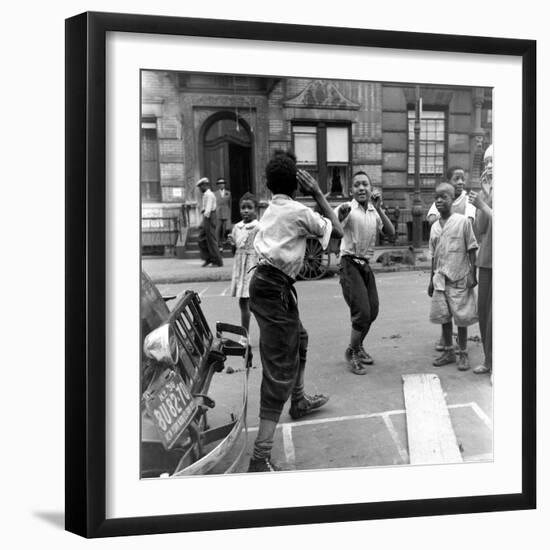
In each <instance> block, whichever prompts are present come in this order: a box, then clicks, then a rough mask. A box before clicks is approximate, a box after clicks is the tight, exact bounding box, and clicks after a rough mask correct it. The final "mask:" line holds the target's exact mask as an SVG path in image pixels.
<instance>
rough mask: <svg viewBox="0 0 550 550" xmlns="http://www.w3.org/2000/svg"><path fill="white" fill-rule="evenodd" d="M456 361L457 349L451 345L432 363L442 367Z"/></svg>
mask: <svg viewBox="0 0 550 550" xmlns="http://www.w3.org/2000/svg"><path fill="white" fill-rule="evenodd" d="M455 362H456V354H455V350H454V349H453V348H452V347H450V348H445V349H444V351H443V353H442V354H441V355H440V356H439V357H438V358H437V359H435V360H434V362H433V363H432V365H433V366H434V367H442V366H443V365H450V364H451V363H455Z"/></svg>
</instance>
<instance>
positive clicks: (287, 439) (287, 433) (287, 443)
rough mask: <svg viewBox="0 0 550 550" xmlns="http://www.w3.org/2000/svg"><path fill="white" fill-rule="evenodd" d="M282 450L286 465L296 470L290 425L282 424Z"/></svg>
mask: <svg viewBox="0 0 550 550" xmlns="http://www.w3.org/2000/svg"><path fill="white" fill-rule="evenodd" d="M283 448H284V452H285V458H286V463H287V464H288V466H290V467H291V468H294V469H295V468H296V452H295V450H294V441H293V440H292V424H283Z"/></svg>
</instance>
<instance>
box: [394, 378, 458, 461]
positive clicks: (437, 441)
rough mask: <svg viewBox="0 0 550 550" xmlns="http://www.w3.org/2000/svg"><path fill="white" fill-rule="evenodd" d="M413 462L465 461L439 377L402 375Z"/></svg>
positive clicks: (410, 455) (410, 454)
mask: <svg viewBox="0 0 550 550" xmlns="http://www.w3.org/2000/svg"><path fill="white" fill-rule="evenodd" d="M403 394H404V397H405V410H406V417H407V437H408V441H409V457H410V463H411V464H449V463H456V462H462V455H461V454H460V449H459V448H458V443H457V441H456V435H455V432H454V430H453V426H452V424H451V418H450V416H449V411H448V409H447V403H446V401H445V396H444V395H443V390H442V389H441V383H440V381H439V377H438V376H436V375H435V374H406V375H403Z"/></svg>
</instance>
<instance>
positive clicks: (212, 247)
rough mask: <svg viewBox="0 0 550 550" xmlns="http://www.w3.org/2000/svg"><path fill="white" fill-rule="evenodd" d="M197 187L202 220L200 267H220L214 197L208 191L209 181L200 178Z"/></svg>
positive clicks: (221, 263) (200, 227) (200, 230)
mask: <svg viewBox="0 0 550 550" xmlns="http://www.w3.org/2000/svg"><path fill="white" fill-rule="evenodd" d="M197 187H198V188H199V189H200V190H201V193H202V203H201V214H202V220H201V224H200V226H199V250H200V254H201V258H202V260H203V264H202V267H206V266H208V265H210V267H221V266H222V265H223V260H222V257H221V255H220V251H219V250H218V241H217V238H216V228H217V225H218V223H217V222H218V220H217V216H216V197H215V195H214V193H212V190H211V189H210V180H209V179H208V178H201V179H200V180H199V181H198V182H197Z"/></svg>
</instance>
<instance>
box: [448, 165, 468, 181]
mask: <svg viewBox="0 0 550 550" xmlns="http://www.w3.org/2000/svg"><path fill="white" fill-rule="evenodd" d="M456 170H462V171H463V172H464V173H466V170H464V168H462V166H450V167H449V168H447V171H446V172H445V177H446V178H447V181H451V178H452V177H453V174H454V173H455V171H456Z"/></svg>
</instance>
